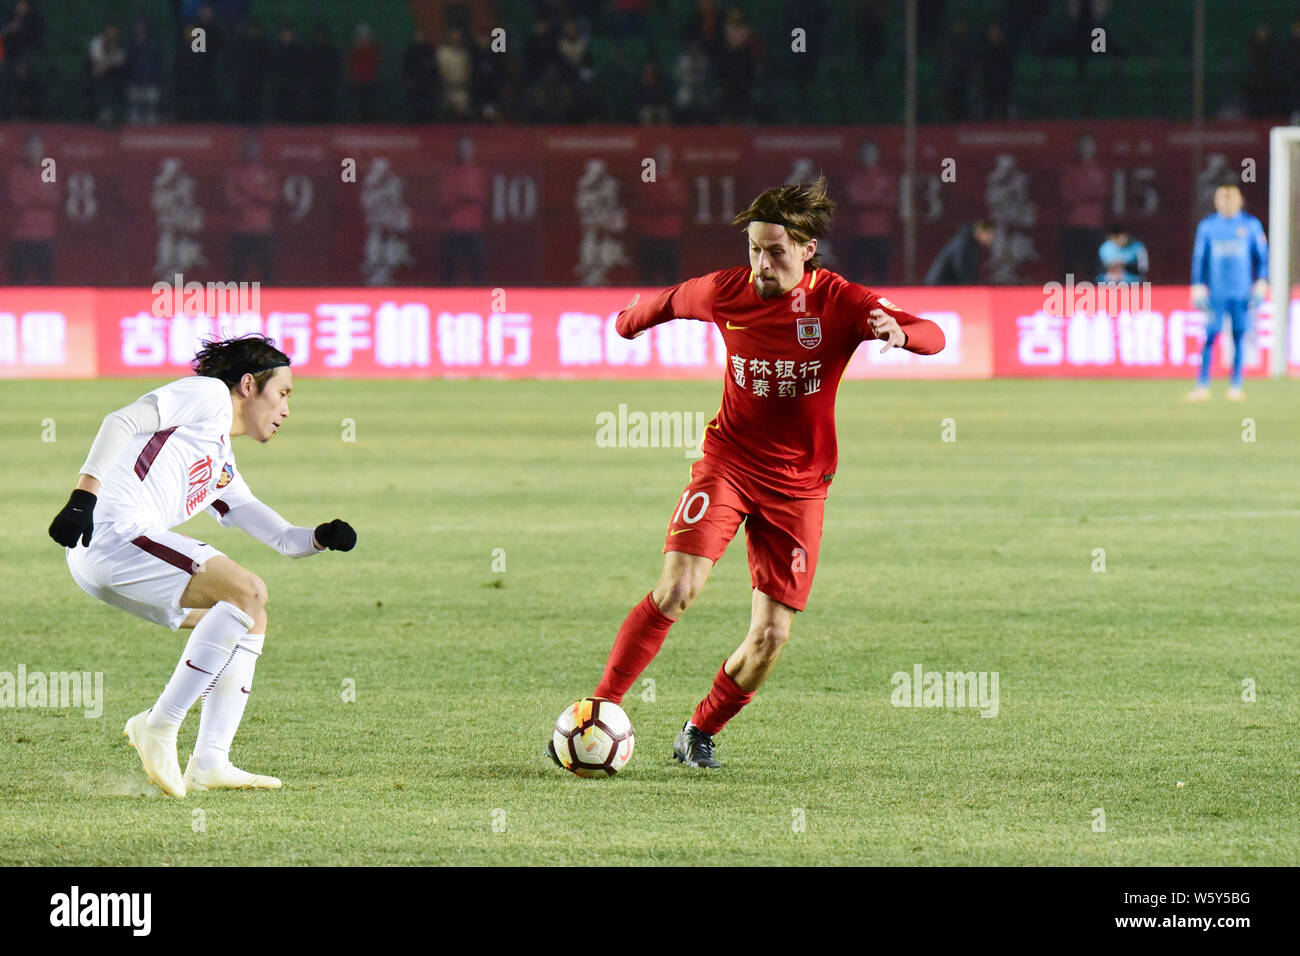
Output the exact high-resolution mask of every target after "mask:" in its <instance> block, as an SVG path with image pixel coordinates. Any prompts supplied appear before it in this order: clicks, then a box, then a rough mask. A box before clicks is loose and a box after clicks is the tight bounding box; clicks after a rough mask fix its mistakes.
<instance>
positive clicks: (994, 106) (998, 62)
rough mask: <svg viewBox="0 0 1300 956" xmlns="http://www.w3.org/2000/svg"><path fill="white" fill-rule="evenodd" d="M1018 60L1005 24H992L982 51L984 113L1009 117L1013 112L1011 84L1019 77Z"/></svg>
mask: <svg viewBox="0 0 1300 956" xmlns="http://www.w3.org/2000/svg"><path fill="white" fill-rule="evenodd" d="M1015 71H1016V61H1015V57H1014V54H1013V53H1012V51H1011V48H1010V47H1009V46H1008V45H1007V41H1006V37H1005V36H1004V35H1003V33H1002V27H1000V26H998V25H997V24H996V23H991V24H989V28H988V30H987V31H986V32H985V34H984V48H983V49H982V50H981V51H980V80H981V84H982V86H983V90H984V115H985V116H986V117H987V118H988V119H1007V118H1008V117H1009V116H1010V115H1011V87H1012V85H1013V83H1014V81H1015Z"/></svg>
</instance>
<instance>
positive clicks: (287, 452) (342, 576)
mask: <svg viewBox="0 0 1300 956" xmlns="http://www.w3.org/2000/svg"><path fill="white" fill-rule="evenodd" d="M152 384H153V383H146V382H132V381H115V382H113V381H101V382H78V383H28V382H12V381H11V382H3V383H0V449H2V450H3V460H2V463H0V478H2V480H3V498H2V499H0V501H2V502H3V504H2V505H0V509H2V510H0V519H2V520H0V545H2V547H0V580H2V581H3V589H2V592H0V620H2V621H3V628H2V629H0V670H7V671H11V672H12V671H16V669H17V667H18V665H19V664H20V663H22V664H25V665H26V667H27V668H28V670H29V671H35V670H41V671H62V670H90V671H103V673H104V680H105V690H106V704H105V709H104V716H103V717H102V718H101V719H98V720H94V719H85V718H84V717H83V716H81V714H80V713H79V712H73V711H66V710H65V711H60V710H50V709H46V710H32V709H23V710H17V709H0V864H104V865H110V864H171V865H179V864H254V863H266V864H444V863H446V864H528V863H566V864H588V863H607V864H608V863H613V864H624V863H626V864H719V865H737V864H758V863H791V864H825V863H836V864H889V865H897V864H1125V865H1132V864H1143V865H1146V864H1161V865H1168V864H1172V865H1181V864H1292V865H1294V864H1296V863H1300V817H1298V816H1297V815H1296V813H1295V807H1296V805H1297V800H1298V798H1300V792H1298V790H1300V788H1297V760H1296V741H1297V735H1296V727H1297V718H1300V703H1298V701H1300V697H1298V695H1297V689H1296V678H1297V674H1298V673H1300V642H1297V640H1296V632H1297V626H1298V624H1300V602H1298V601H1297V598H1296V587H1297V585H1296V576H1295V568H1296V565H1297V558H1298V557H1300V485H1298V484H1297V480H1296V476H1297V474H1300V445H1298V444H1297V439H1300V424H1298V423H1297V420H1296V415H1295V408H1296V394H1295V388H1296V386H1295V385H1294V384H1291V383H1272V382H1268V383H1260V384H1253V385H1252V386H1251V388H1250V398H1249V400H1248V401H1247V402H1246V403H1245V404H1244V405H1240V406H1237V405H1228V404H1226V403H1224V402H1223V401H1222V399H1221V397H1219V396H1221V394H1222V386H1220V387H1219V392H1218V395H1216V398H1215V400H1214V401H1213V402H1211V403H1209V404H1206V405H1200V406H1186V405H1182V404H1180V403H1179V402H1178V401H1177V398H1178V396H1179V395H1180V393H1181V392H1182V391H1185V390H1186V388H1187V387H1188V383H1185V382H1019V381H1003V382H992V383H990V382H983V383H974V382H971V383H920V382H909V383H870V384H867V383H854V382H850V383H846V384H845V385H844V386H843V388H842V390H841V396H840V402H839V433H840V444H841V459H840V465H839V477H838V478H837V479H836V481H835V484H834V486H833V488H832V491H831V496H830V502H829V505H828V508H827V514H826V531H825V537H824V541H823V547H822V555H821V563H820V567H819V569H818V576H817V581H816V584H815V585H814V587H813V592H812V600H811V603H810V605H809V609H808V610H807V611H806V612H805V613H803V614H800V615H799V616H798V618H797V619H796V621H795V627H794V634H793V637H792V638H791V641H790V643H789V645H788V646H787V648H786V650H785V652H784V654H783V657H782V659H781V662H780V664H779V666H778V667H777V668H776V670H775V671H774V674H773V677H772V679H771V680H770V681H769V683H768V684H767V685H766V686H765V687H764V688H763V689H762V691H761V692H760V693H759V695H758V696H757V698H756V700H755V702H754V703H753V704H752V705H751V706H750V707H749V708H747V709H746V710H745V711H744V712H742V714H741V715H740V716H739V717H738V718H737V719H736V720H735V721H734V722H733V723H732V724H731V725H730V726H729V727H728V728H727V729H726V730H725V731H724V732H723V733H722V734H721V735H720V736H719V738H718V743H719V756H720V758H721V759H722V760H723V761H724V763H725V764H726V767H725V769H724V770H723V771H722V772H719V773H714V774H707V773H703V772H699V771H683V770H682V769H679V768H678V767H677V766H676V765H675V764H673V763H672V761H671V759H670V758H669V751H670V746H671V742H672V738H673V736H674V734H675V732H676V730H677V729H678V728H679V727H680V725H681V722H682V721H683V720H684V719H685V718H686V717H687V716H688V715H689V713H690V711H691V708H692V707H693V706H694V704H695V703H696V701H697V700H698V699H699V698H700V697H701V696H703V694H704V693H705V692H706V691H707V690H708V687H709V682H710V680H711V678H712V675H713V674H714V672H715V671H716V670H717V667H718V664H719V663H720V662H721V661H722V659H723V658H724V657H725V656H726V655H727V654H728V653H729V652H730V651H731V650H732V649H733V648H734V646H735V645H736V644H737V643H738V642H739V641H740V639H741V637H743V630H744V628H745V626H746V623H747V621H748V612H749V593H748V591H749V579H748V573H747V568H746V561H745V555H744V544H743V542H742V541H741V540H740V539H739V538H738V539H737V541H736V543H735V544H733V546H732V548H731V550H730V551H729V552H728V553H727V554H726V555H725V556H724V557H723V559H722V560H721V562H720V563H719V565H718V567H717V569H716V570H715V572H714V575H713V577H712V579H711V580H710V582H709V585H708V586H707V588H706V589H705V590H704V592H703V594H702V595H701V597H700V598H699V600H698V601H697V603H696V604H695V605H694V606H693V607H692V608H691V609H690V611H689V612H688V613H687V614H686V616H685V617H684V618H683V620H682V621H681V622H680V623H679V624H678V625H677V626H676V627H674V629H673V632H672V634H671V636H670V639H669V641H668V642H667V644H666V645H665V648H664V650H663V651H662V653H661V654H660V655H659V657H658V658H657V659H656V660H655V661H654V662H653V663H652V664H651V665H650V668H649V670H648V671H647V672H646V675H645V676H646V677H648V678H653V679H654V681H655V692H656V693H655V700H654V701H653V702H649V701H646V700H643V699H641V696H640V694H641V688H640V685H638V687H637V688H635V689H634V690H633V692H632V693H631V694H630V695H629V696H628V698H627V702H626V703H627V709H628V711H629V713H630V714H631V716H632V719H633V720H634V721H635V722H636V728H637V740H638V745H637V751H636V754H635V756H634V757H633V759H632V762H631V763H630V764H629V765H628V767H627V769H626V770H625V771H624V772H623V773H622V774H620V775H619V776H618V777H616V778H614V779H612V780H601V781H586V780H579V779H576V778H573V777H570V776H568V775H566V774H562V773H560V772H559V771H558V770H556V769H555V768H554V767H552V766H550V765H549V764H548V763H546V762H545V761H544V760H543V758H542V757H541V756H540V749H541V746H542V743H543V741H544V739H545V737H546V734H547V732H548V728H549V726H550V724H551V722H552V721H553V719H554V717H555V715H556V714H557V713H559V711H560V710H561V708H562V707H563V706H564V705H565V704H567V703H568V702H570V701H571V700H573V699H575V698H577V697H580V696H583V695H585V694H588V693H590V692H591V690H592V688H593V687H594V684H595V682H596V679H597V678H598V676H599V674H600V670H601V667H602V666H603V663H604V658H605V654H606V652H607V650H608V648H609V645H610V644H611V642H612V640H613V636H614V633H615V631H616V630H617V628H618V626H619V624H620V623H621V621H622V619H623V617H624V615H625V614H626V613H627V611H628V609H629V608H630V607H631V606H632V605H633V604H635V603H636V602H637V601H638V600H640V598H641V597H642V596H643V595H644V594H645V593H646V591H648V590H649V588H650V587H651V586H652V585H653V583H654V581H655V579H656V577H657V574H658V570H659V567H660V564H661V561H662V558H661V557H660V554H659V551H660V548H661V545H662V536H663V533H664V528H665V526H666V523H667V520H668V517H669V516H670V514H671V513H672V510H673V508H674V506H675V504H676V502H677V499H678V497H679V495H680V493H681V489H682V487H683V486H684V484H685V481H686V478H687V467H688V464H689V462H688V461H687V459H686V458H685V457H684V456H683V454H682V452H681V451H679V450H671V449H607V448H598V447H596V444H595V432H596V424H595V419H596V415H597V413H598V412H600V411H603V410H613V409H616V408H617V406H618V404H619V403H620V402H626V403H627V404H628V405H629V407H630V408H632V409H633V410H637V409H640V410H647V411H648V410H653V409H665V410H671V409H699V410H702V411H707V412H710V413H711V412H712V411H713V410H714V409H715V408H716V405H717V396H718V391H719V386H718V384H717V383H712V382H710V383H688V384H674V383H663V382H644V383H560V382H517V383H507V382H488V381H459V382H443V381H432V382H420V383H406V382H402V383H398V382H389V383H369V382H335V381H314V380H303V381H301V382H300V383H299V387H298V389H297V391H296V392H295V396H294V400H293V401H294V413H293V417H292V418H291V419H290V421H289V423H288V425H287V427H286V428H285V430H284V432H283V434H282V435H281V436H279V437H278V438H277V439H276V440H275V441H273V442H272V443H271V444H270V445H269V446H266V447H263V446H257V445H254V444H253V443H250V442H247V441H240V442H239V443H238V444H237V445H236V450H237V452H238V454H239V455H240V462H241V465H242V467H243V468H244V471H245V474H246V475H247V476H248V478H249V480H250V482H251V484H252V486H253V488H254V490H255V491H257V492H258V494H259V495H260V496H261V497H262V498H263V499H264V500H266V501H267V502H269V503H271V504H272V505H273V506H274V507H276V508H277V509H278V510H280V511H281V512H282V513H284V514H285V515H286V517H288V518H289V519H290V520H292V521H294V522H295V523H299V524H308V523H316V522H318V521H322V520H327V519H329V518H332V517H335V516H340V517H344V518H346V519H348V520H349V521H351V522H352V523H353V524H354V525H355V526H356V527H357V529H358V532H359V535H360V543H359V545H358V547H357V550H355V551H354V552H352V553H350V554H326V555H322V556H320V557H317V558H313V559H310V560H306V561H293V560H290V559H286V558H281V557H279V556H278V555H276V554H275V553H274V552H271V551H269V550H267V549H266V548H264V547H263V546H262V545H260V544H258V543H257V542H255V541H253V540H252V539H249V538H247V537H245V536H244V535H243V534H242V533H240V532H238V531H235V530H233V529H232V530H224V529H221V528H219V527H218V526H217V525H216V524H215V523H213V522H212V521H211V520H210V519H209V518H207V517H206V516H201V517H199V518H197V519H195V520H194V521H192V522H191V523H190V525H189V526H187V530H189V531H190V533H192V534H196V535H197V536H199V537H201V538H202V539H203V540H206V541H208V542H210V543H212V544H214V545H216V546H217V547H219V548H221V549H223V550H224V551H226V552H227V553H228V554H229V555H230V556H231V557H233V558H234V559H235V560H237V561H240V562H241V563H243V564H245V565H246V566H247V567H249V568H251V569H253V570H255V571H256V572H257V573H258V574H260V575H261V576H262V577H263V578H264V579H265V580H266V581H267V582H268V584H269V587H270V594H271V604H270V616H271V627H270V633H269V637H268V640H267V648H266V654H265V656H264V657H263V659H262V662H261V664H260V665H259V668H258V672H257V683H256V688H255V693H254V696H253V697H252V699H251V703H250V706H249V711H248V715H247V717H246V719H245V722H244V725H243V728H242V729H241V732H240V735H239V737H238V738H237V739H236V743H235V750H234V753H233V755H234V757H235V759H236V762H237V763H238V764H240V765H241V766H245V767H247V768H249V769H252V770H256V771H260V772H269V773H275V774H277V775H278V776H280V777H282V778H283V779H284V781H285V787H284V789H283V790H282V791H280V792H279V793H262V794H250V793H215V794H213V793H208V794H196V795H194V796H193V797H191V798H189V799H186V800H185V801H183V802H179V801H176V800H172V799H169V798H166V797H163V796H162V795H161V794H160V793H159V792H158V791H157V790H156V789H155V788H153V787H151V786H149V785H148V784H147V782H146V780H145V778H144V775H143V772H142V771H141V769H140V766H139V762H138V760H137V758H136V756H135V754H134V752H133V751H132V750H131V749H130V747H129V745H128V744H127V743H126V741H125V739H124V738H123V737H122V736H121V728H122V724H123V723H124V721H125V720H126V718H127V717H129V716H130V715H132V714H134V713H136V712H137V711H139V710H140V709H142V708H143V707H145V706H147V705H148V704H149V703H151V702H152V700H153V699H154V697H155V696H156V695H157V693H158V692H159V690H160V689H161V687H162V684H163V683H164V682H165V680H166V678H167V676H168V674H169V673H170V671H171V668H172V667H173V665H174V664H175V661H176V657H177V654H178V653H179V651H180V648H181V646H182V640H183V636H182V635H176V634H172V633H171V632H170V631H167V630H165V629H162V628H158V627H156V626H153V625H150V624H147V623H145V622H143V621H140V620H138V619H136V618H133V617H131V616H129V615H127V614H125V613H123V612H121V611H118V610H116V609H114V608H110V607H108V606H106V605H101V604H98V603H97V602H95V601H93V600H91V599H90V598H88V597H87V596H86V595H84V594H83V593H82V592H81V591H80V590H79V589H78V588H77V587H76V585H75V584H74V583H73V582H72V580H71V578H70V576H69V575H68V572H67V568H66V565H65V563H64V561H63V559H62V555H61V554H60V552H59V550H58V549H57V548H56V547H55V546H54V545H53V544H52V543H51V542H50V541H49V539H48V538H47V537H46V533H45V528H46V526H47V525H48V523H49V520H50V518H51V517H52V516H53V514H54V513H55V511H56V510H57V509H58V508H59V507H60V506H61V505H62V504H63V502H64V501H65V500H66V497H67V492H68V489H69V488H70V487H71V485H72V484H73V482H74V481H75V478H76V472H77V468H78V466H79V465H80V464H81V461H82V459H83V457H84V455H85V452H86V449H87V447H88V445H89V442H90V439H91V437H92V436H93V433H94V430H95V428H96V427H97V425H98V422H99V419H100V418H101V417H102V415H103V414H104V413H105V412H107V411H109V410H110V409H113V408H117V407H120V406H121V405H124V404H126V403H128V402H129V401H130V400H132V399H134V398H135V397H136V396H137V395H139V394H140V393H142V392H143V391H145V390H146V389H147V388H148V387H151V386H152ZM1247 416H1250V417H1251V418H1253V419H1254V420H1255V423H1256V428H1257V437H1258V440H1257V441H1255V442H1253V443H1248V442H1243V441H1242V419H1243V418H1244V417H1247ZM45 418H53V419H54V420H55V422H56V426H57V439H58V440H57V441H56V442H54V443H45V442H42V441H41V429H42V425H41V423H42V420H43V419H45ZM344 418H353V419H355V421H356V438H357V440H356V442H355V443H351V444H349V443H344V442H342V441H341V440H340V433H341V427H340V422H341V421H342V419H344ZM945 418H952V419H954V420H955V422H956V437H957V440H956V441H955V442H949V443H945V442H942V441H941V440H940V435H941V424H940V423H941V421H942V420H943V419H945ZM497 548H502V549H504V550H505V555H506V570H505V572H504V573H499V572H494V571H493V570H492V561H493V551H494V549H497ZM1096 548H1104V549H1105V568H1106V569H1105V572H1104V573H1097V572H1094V571H1093V570H1092V567H1093V565H1094V556H1093V551H1094V549H1096ZM916 663H921V664H923V665H924V666H925V667H926V668H927V669H933V670H940V671H947V670H961V671H997V672H998V673H999V675H1000V712H999V714H998V716H997V717H995V718H992V719H985V718H982V717H980V716H979V714H978V713H977V712H976V711H975V710H970V709H965V710H960V709H904V708H895V707H893V706H892V705H891V703H890V693H891V690H892V687H891V684H890V677H891V675H892V674H893V673H894V672H896V671H909V672H910V671H911V669H912V666H913V665H914V664H916ZM346 678H351V679H353V680H355V682H356V702H355V703H345V702H344V701H343V700H342V699H341V691H342V686H343V682H344V680H345V679H346ZM1247 678H1250V679H1253V680H1254V682H1255V685H1256V688H1257V691H1256V693H1257V700H1256V701H1255V702H1253V703H1246V702H1243V700H1242V681H1243V680H1245V679H1247ZM197 723H198V721H197V716H196V714H195V713H191V716H190V718H189V719H188V720H187V721H186V724H185V726H184V727H183V729H182V731H181V759H182V763H183V762H184V760H185V758H186V757H187V756H188V754H189V749H190V746H191V745H192V742H193V738H194V734H195V732H196V728H197ZM1180 781H1181V782H1183V783H1184V786H1182V787H1179V786H1178V785H1177V784H1178V783H1179V782H1180ZM1094 808H1102V809H1103V810H1104V812H1105V819H1106V830H1105V832H1094V831H1093V828H1092V824H1093V811H1094ZM198 809H202V810H203V817H204V822H205V824H206V831H203V832H195V829H194V826H193V824H194V823H195V817H194V811H196V810H198ZM796 809H801V810H803V811H804V814H805V819H806V830H805V831H804V832H795V831H794V828H793V827H792V822H793V820H794V818H795V810H796ZM494 811H504V817H502V815H501V814H500V813H496V814H495V815H494ZM494 821H496V822H497V824H498V825H500V824H501V823H502V822H504V830H500V831H497V830H494V827H493V824H494Z"/></svg>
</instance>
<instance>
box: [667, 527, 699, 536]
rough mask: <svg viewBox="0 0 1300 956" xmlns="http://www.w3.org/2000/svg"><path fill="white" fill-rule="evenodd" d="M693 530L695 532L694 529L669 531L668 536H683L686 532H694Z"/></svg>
mask: <svg viewBox="0 0 1300 956" xmlns="http://www.w3.org/2000/svg"><path fill="white" fill-rule="evenodd" d="M694 530H695V529H694V528H682V530H680V531H669V532H668V534H669V535H674V534H685V533H686V532H688V531H694Z"/></svg>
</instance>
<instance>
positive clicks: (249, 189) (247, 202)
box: [226, 163, 279, 235]
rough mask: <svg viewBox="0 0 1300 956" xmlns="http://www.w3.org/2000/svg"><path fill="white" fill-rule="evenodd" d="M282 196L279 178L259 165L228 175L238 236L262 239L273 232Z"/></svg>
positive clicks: (241, 167) (228, 195)
mask: <svg viewBox="0 0 1300 956" xmlns="http://www.w3.org/2000/svg"><path fill="white" fill-rule="evenodd" d="M278 196H279V191H278V190H277V189H276V185H275V177H273V176H272V175H271V173H270V171H269V170H267V169H266V167H264V166H262V165H259V164H258V163H240V164H239V165H237V166H232V167H231V168H230V171H229V172H227V173H226V202H227V203H228V204H229V205H230V207H231V208H232V209H233V210H234V212H235V226H234V230H233V231H234V232H237V233H240V234H245V235H261V234H263V233H268V232H270V231H271V216H272V213H273V211H274V209H275V200H276V198H277V197H278Z"/></svg>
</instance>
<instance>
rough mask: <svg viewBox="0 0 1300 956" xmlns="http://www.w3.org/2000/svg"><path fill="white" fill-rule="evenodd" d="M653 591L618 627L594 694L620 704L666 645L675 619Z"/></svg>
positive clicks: (593, 695)
mask: <svg viewBox="0 0 1300 956" xmlns="http://www.w3.org/2000/svg"><path fill="white" fill-rule="evenodd" d="M652 595H653V592H651V594H647V595H646V596H645V600H643V601H642V602H641V603H640V604H638V605H637V606H636V607H634V608H632V611H631V613H629V614H628V616H627V620H625V621H624V622H623V626H622V627H620V628H619V629H618V637H616V638H615V639H614V647H613V648H612V649H611V650H610V652H609V660H607V661H606V662H605V674H604V676H603V677H601V679H600V686H598V687H597V688H596V692H595V693H594V694H592V695H591V696H592V697H604V698H606V699H607V700H612V701H613V702H614V703H616V704H621V703H622V702H623V695H624V694H626V693H627V689H628V688H629V687H631V686H632V682H633V681H635V680H636V679H637V677H638V676H639V675H640V674H641V672H642V671H643V670H645V669H646V666H647V665H648V664H649V663H650V662H651V661H652V660H654V656H655V655H656V654H658V653H659V648H661V647H663V644H664V638H666V637H667V636H668V628H670V627H672V626H673V619H672V618H671V617H667V616H666V615H665V614H664V613H663V612H662V611H660V610H659V608H658V607H657V606H656V605H655V602H654V600H653V599H652ZM736 709H737V710H739V709H740V708H739V707H738V708H736Z"/></svg>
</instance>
